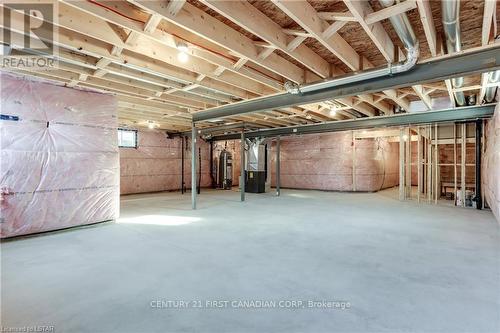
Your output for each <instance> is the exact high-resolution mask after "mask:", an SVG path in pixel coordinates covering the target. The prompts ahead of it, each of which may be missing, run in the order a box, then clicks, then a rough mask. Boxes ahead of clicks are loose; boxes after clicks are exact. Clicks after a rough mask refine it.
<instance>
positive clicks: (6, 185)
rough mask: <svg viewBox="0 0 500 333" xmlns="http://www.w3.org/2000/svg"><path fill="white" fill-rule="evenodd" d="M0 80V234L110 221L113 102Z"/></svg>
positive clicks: (113, 205)
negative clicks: (9, 117) (0, 98)
mask: <svg viewBox="0 0 500 333" xmlns="http://www.w3.org/2000/svg"><path fill="white" fill-rule="evenodd" d="M0 83H1V90H0V92H1V96H2V100H1V113H2V115H3V117H2V120H0V138H1V142H0V143H1V148H2V149H1V170H0V173H1V187H2V195H1V201H0V203H1V222H2V223H1V224H0V226H1V227H0V237H2V238H4V237H11V236H17V235H26V234H31V233H37V232H42V231H48V230H56V229H62V228H67V227H72V226H78V225H84V224H90V223H95V222H101V221H106V220H112V219H115V218H117V217H118V213H119V159H118V148H117V135H116V125H117V124H116V121H117V120H116V101H115V98H114V97H113V96H108V95H103V94H98V93H93V92H87V91H81V90H75V89H69V88H65V87H60V86H54V85H52V84H48V83H42V82H35V81H27V80H22V79H19V78H15V77H11V76H9V75H5V74H3V75H1V76H0ZM6 116H13V117H18V120H15V118H11V120H6V119H5V118H6Z"/></svg>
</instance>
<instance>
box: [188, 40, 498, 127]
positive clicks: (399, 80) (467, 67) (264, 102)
mask: <svg viewBox="0 0 500 333" xmlns="http://www.w3.org/2000/svg"><path fill="white" fill-rule="evenodd" d="M496 69H500V45H494V46H492V47H491V48H485V49H480V50H475V51H469V52H464V53H460V54H454V55H450V56H445V57H442V58H438V59H435V60H432V61H429V62H424V63H421V64H417V65H416V66H415V67H413V69H412V70H410V71H408V72H403V73H401V74H398V75H394V76H383V77H380V78H375V79H370V80H366V81H363V82H354V83H352V84H344V85H341V86H336V87H332V88H327V89H322V90H319V91H312V92H308V93H303V94H298V95H293V94H289V93H279V94H274V95H270V96H265V97H260V98H254V99H251V100H248V101H243V102H238V103H233V104H228V105H223V106H220V107H215V108H212V109H207V110H205V111H200V112H197V113H194V114H193V121H194V122H197V121H203V120H209V119H214V118H222V117H228V116H232V115H237V114H242V113H250V112H260V111H266V110H273V109H277V108H283V107H289V106H295V105H301V104H308V103H315V102H320V101H325V100H329V99H337V98H341V97H346V96H355V95H360V94H366V93H372V92H379V91H383V90H387V89H393V88H400V87H408V86H411V85H416V84H420V83H423V82H430V81H442V80H445V79H449V78H451V77H457V76H465V75H470V74H475V73H483V72H490V71H492V70H496Z"/></svg>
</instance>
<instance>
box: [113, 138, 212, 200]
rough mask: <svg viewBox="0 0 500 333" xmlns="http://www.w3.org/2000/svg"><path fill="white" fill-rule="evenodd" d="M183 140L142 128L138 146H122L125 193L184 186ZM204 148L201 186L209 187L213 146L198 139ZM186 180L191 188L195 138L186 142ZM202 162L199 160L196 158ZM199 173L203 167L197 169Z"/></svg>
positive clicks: (122, 173)
mask: <svg viewBox="0 0 500 333" xmlns="http://www.w3.org/2000/svg"><path fill="white" fill-rule="evenodd" d="M181 140H182V139H181V138H179V137H174V138H167V136H166V135H165V132H162V131H158V130H140V131H138V133H137V149H135V148H120V169H121V173H120V178H121V194H132V193H146V192H158V191H173V190H180V188H181V174H182V172H181V170H182V158H181V157H182V141H181ZM197 148H201V186H202V187H209V186H210V185H211V183H212V182H211V179H210V163H209V159H210V155H209V154H210V145H209V144H208V143H207V142H205V141H203V140H198V144H197ZM184 149H185V150H184V183H185V186H186V188H188V189H189V188H190V187H191V140H190V139H189V140H187V145H186V143H185V145H184ZM196 163H198V161H196ZM196 172H197V173H199V170H196Z"/></svg>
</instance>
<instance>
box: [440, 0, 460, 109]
mask: <svg viewBox="0 0 500 333" xmlns="http://www.w3.org/2000/svg"><path fill="white" fill-rule="evenodd" d="M441 12H442V23H443V30H444V35H445V37H446V49H447V51H448V53H457V52H460V51H462V43H461V39H460V1H459V0H443V1H441ZM451 84H452V86H453V88H455V89H457V88H461V87H462V86H463V84H464V78H463V77H455V78H453V79H451ZM453 95H454V96H455V101H456V103H457V105H459V106H463V105H465V96H464V93H463V92H462V91H456V92H454V93H453Z"/></svg>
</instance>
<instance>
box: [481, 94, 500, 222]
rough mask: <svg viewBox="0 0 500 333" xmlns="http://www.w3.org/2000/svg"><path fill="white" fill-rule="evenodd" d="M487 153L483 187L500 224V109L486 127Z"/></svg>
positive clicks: (483, 169)
mask: <svg viewBox="0 0 500 333" xmlns="http://www.w3.org/2000/svg"><path fill="white" fill-rule="evenodd" d="M485 134H486V151H485V154H484V156H483V164H482V173H483V177H482V179H481V180H482V186H483V189H484V194H485V197H486V201H487V203H488V205H489V206H490V208H491V210H492V212H493V214H494V215H495V217H496V219H497V221H498V223H500V107H499V104H497V106H496V109H495V115H494V116H493V118H492V119H491V120H489V121H488V123H487V126H486V132H485Z"/></svg>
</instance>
